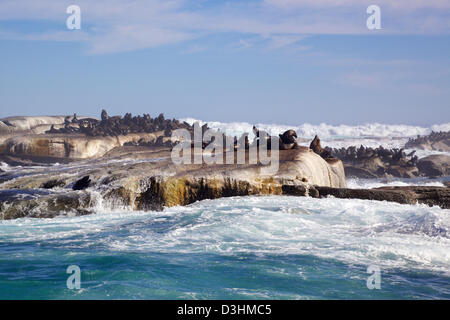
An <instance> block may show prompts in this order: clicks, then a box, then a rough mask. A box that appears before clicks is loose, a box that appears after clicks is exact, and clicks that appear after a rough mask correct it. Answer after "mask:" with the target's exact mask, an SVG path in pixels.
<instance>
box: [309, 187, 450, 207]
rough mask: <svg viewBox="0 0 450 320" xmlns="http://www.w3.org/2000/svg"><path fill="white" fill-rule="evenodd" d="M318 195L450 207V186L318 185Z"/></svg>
mask: <svg viewBox="0 0 450 320" xmlns="http://www.w3.org/2000/svg"><path fill="white" fill-rule="evenodd" d="M314 189H316V190H317V192H316V193H313V192H311V194H316V197H328V196H333V197H336V198H341V199H363V200H378V201H390V202H397V203H402V204H416V203H422V204H426V205H429V206H439V207H441V208H444V209H450V188H448V187H422V186H408V187H380V188H376V189H347V188H330V187H322V186H320V187H319V186H317V187H314Z"/></svg>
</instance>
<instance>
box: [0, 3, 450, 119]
mask: <svg viewBox="0 0 450 320" xmlns="http://www.w3.org/2000/svg"><path fill="white" fill-rule="evenodd" d="M70 4H76V5H79V6H80V8H81V30H68V29H67V28H66V19H67V17H68V16H69V15H68V14H66V8H67V7H68V6H69V5H70ZM369 4H377V5H379V6H380V8H381V25H382V29H381V30H368V29H367V27H366V19H367V17H368V16H369V15H368V14H367V13H366V8H367V6H368V5H369ZM0 99H1V100H0V106H1V109H0V117H6V116H12V115H44V114H45V115H47V114H49V115H52V114H72V113H74V112H76V113H77V114H80V115H96V116H98V115H99V113H100V111H101V109H102V108H106V109H107V110H108V111H109V113H110V114H124V113H125V112H132V113H133V114H142V113H150V114H151V115H152V116H153V115H157V114H159V113H160V112H164V113H165V115H166V116H167V117H175V118H182V117H194V118H198V119H202V120H216V121H247V122H253V123H258V122H264V123H282V124H292V125H298V124H300V123H305V122H308V123H313V124H318V123H321V122H325V123H329V124H352V125H354V124H363V123H369V122H382V123H390V124H414V125H430V124H439V123H446V122H450V1H448V0H445V1H444V0H429V1H419V0H410V1H406V0H397V1H387V0H379V1H364V0H362V1H361V0H358V1H357V0H335V1H331V0H315V1H313V0H260V1H257V0H251V1H250V0H247V1H206V0H197V1H187V0H169V1H167V0H166V1H161V0H149V1H140V0H134V1H130V0H129V1H125V0H109V1H106V0H97V1H88V0H72V1H65V0H41V1H32V0H14V1H12V0H2V1H0Z"/></svg>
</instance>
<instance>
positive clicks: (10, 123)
mask: <svg viewBox="0 0 450 320" xmlns="http://www.w3.org/2000/svg"><path fill="white" fill-rule="evenodd" d="M65 117H66V116H36V117H33V116H24V117H7V118H2V119H0V135H1V134H8V133H19V132H21V133H25V132H26V133H33V134H42V133H44V132H45V131H47V130H49V129H50V127H51V126H52V125H55V127H56V125H62V124H64V119H65ZM70 117H71V119H72V116H70ZM77 118H78V119H79V120H81V119H86V118H88V117H83V116H77Z"/></svg>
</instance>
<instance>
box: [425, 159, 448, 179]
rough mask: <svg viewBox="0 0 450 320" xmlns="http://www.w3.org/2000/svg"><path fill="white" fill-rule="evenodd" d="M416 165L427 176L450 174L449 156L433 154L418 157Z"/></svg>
mask: <svg viewBox="0 0 450 320" xmlns="http://www.w3.org/2000/svg"><path fill="white" fill-rule="evenodd" d="M417 167H418V168H419V170H420V172H421V173H422V174H424V175H426V176H428V177H440V176H450V156H447V155H444V154H434V155H431V156H428V157H425V158H422V159H420V160H419V162H418V163H417Z"/></svg>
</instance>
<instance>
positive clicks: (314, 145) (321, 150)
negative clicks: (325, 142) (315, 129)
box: [309, 135, 333, 159]
mask: <svg viewBox="0 0 450 320" xmlns="http://www.w3.org/2000/svg"><path fill="white" fill-rule="evenodd" d="M309 148H310V149H312V151H314V152H315V153H317V154H318V155H319V156H321V157H322V158H324V159H330V158H333V156H332V155H331V153H330V152H329V151H327V150H325V149H324V148H322V146H321V145H320V139H319V136H317V135H316V136H315V137H314V140H313V141H312V142H311V144H310V145H309Z"/></svg>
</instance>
